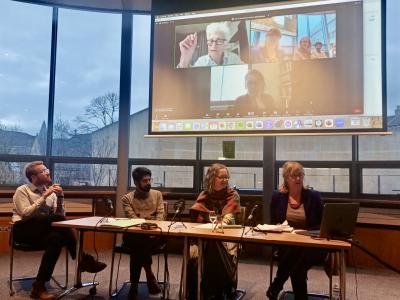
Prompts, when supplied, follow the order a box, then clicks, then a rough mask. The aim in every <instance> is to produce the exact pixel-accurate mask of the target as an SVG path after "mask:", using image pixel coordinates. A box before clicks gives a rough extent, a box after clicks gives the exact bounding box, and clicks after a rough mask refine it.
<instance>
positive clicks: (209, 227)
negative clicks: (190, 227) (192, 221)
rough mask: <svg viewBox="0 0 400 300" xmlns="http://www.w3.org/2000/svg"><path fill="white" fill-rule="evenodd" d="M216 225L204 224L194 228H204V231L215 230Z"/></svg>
mask: <svg viewBox="0 0 400 300" xmlns="http://www.w3.org/2000/svg"><path fill="white" fill-rule="evenodd" d="M214 226H215V225H214V224H212V223H204V224H199V225H196V226H194V228H202V229H213V228H214Z"/></svg>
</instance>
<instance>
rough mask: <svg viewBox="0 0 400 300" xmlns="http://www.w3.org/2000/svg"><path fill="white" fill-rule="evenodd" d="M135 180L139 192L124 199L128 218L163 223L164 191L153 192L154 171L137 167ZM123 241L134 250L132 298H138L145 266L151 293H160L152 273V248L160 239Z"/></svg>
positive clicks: (141, 237)
mask: <svg viewBox="0 0 400 300" xmlns="http://www.w3.org/2000/svg"><path fill="white" fill-rule="evenodd" d="M132 178H133V182H134V184H135V186H136V189H135V190H134V191H133V192H130V193H128V194H126V195H125V196H123V197H122V206H123V209H124V212H125V216H126V217H127V218H142V219H147V220H163V219H164V205H163V197H162V194H161V192H160V191H157V190H153V189H151V182H152V178H151V171H150V170H149V169H147V168H145V167H137V168H135V169H134V170H133V171H132ZM123 242H124V245H125V246H126V247H127V248H129V249H131V253H130V256H131V257H130V281H131V287H130V290H129V299H137V294H138V283H139V278H140V273H141V270H142V267H143V268H144V270H145V272H146V278H147V287H148V289H149V293H150V294H158V293H160V292H161V290H160V287H159V285H158V283H157V280H156V277H155V276H154V274H153V271H152V270H151V264H152V252H153V251H152V249H154V248H156V246H157V245H158V244H159V239H158V238H157V237H155V236H149V235H143V234H133V233H125V234H124V236H123Z"/></svg>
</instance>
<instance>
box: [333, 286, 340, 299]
mask: <svg viewBox="0 0 400 300" xmlns="http://www.w3.org/2000/svg"><path fill="white" fill-rule="evenodd" d="M339 299H340V288H339V285H338V284H337V283H335V284H334V286H333V288H332V300H339Z"/></svg>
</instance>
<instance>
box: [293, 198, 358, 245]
mask: <svg viewBox="0 0 400 300" xmlns="http://www.w3.org/2000/svg"><path fill="white" fill-rule="evenodd" d="M359 207H360V204H359V203H326V204H325V206H324V211H323V214H322V222H321V229H320V230H310V231H304V232H296V233H299V234H304V235H309V236H313V237H320V238H328V239H335V240H346V239H349V238H351V237H352V236H353V235H354V231H355V228H356V223H357V216H358V210H359Z"/></svg>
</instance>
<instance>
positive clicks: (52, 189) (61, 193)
mask: <svg viewBox="0 0 400 300" xmlns="http://www.w3.org/2000/svg"><path fill="white" fill-rule="evenodd" d="M52 193H55V194H56V195H57V196H58V197H64V191H63V189H62V187H61V185H60V184H58V183H55V184H53V185H51V186H49V187H48V188H47V190H46V192H45V193H44V194H43V197H44V198H45V199H46V198H47V197H48V196H50V195H51V194H52Z"/></svg>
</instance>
